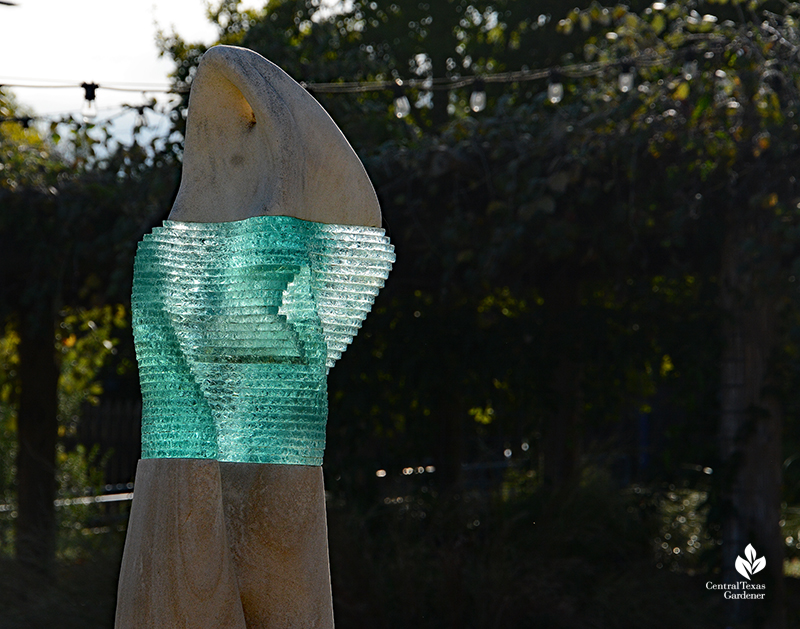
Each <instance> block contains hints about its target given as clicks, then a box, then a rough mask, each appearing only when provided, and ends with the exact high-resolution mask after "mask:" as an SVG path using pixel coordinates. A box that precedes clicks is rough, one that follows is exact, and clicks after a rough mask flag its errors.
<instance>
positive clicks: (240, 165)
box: [169, 46, 381, 227]
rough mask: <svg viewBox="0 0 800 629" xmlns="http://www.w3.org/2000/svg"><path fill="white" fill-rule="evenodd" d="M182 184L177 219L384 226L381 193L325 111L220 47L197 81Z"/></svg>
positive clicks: (270, 68) (274, 74) (259, 60)
mask: <svg viewBox="0 0 800 629" xmlns="http://www.w3.org/2000/svg"><path fill="white" fill-rule="evenodd" d="M183 164H184V166H183V178H182V180H181V187H180V190H179V192H178V196H177V198H176V199H175V204H174V206H173V208H172V212H171V213H170V216H169V218H170V220H175V221H201V222H219V221H234V220H239V219H243V218H248V217H250V216H259V215H262V214H282V215H286V216H294V217H296V218H302V219H305V220H310V221H319V222H323V223H341V224H348V225H367V226H374V227H379V226H380V222H381V214H380V207H379V205H378V200H377V197H376V196H375V191H374V190H373V188H372V184H371V183H370V181H369V178H368V177H367V173H366V172H365V171H364V166H363V165H362V164H361V161H360V160H359V159H358V157H357V156H356V154H355V152H354V151H353V149H352V148H351V146H350V144H349V143H348V142H347V140H346V139H345V137H344V135H342V132H341V131H340V130H339V128H338V127H337V126H336V124H335V123H334V122H333V120H331V117H330V116H329V115H328V113H327V112H326V111H325V110H324V109H323V108H322V107H321V106H320V104H319V103H318V102H317V101H316V100H315V99H314V98H313V97H312V96H311V95H310V94H308V92H306V90H305V89H303V87H302V86H301V85H299V84H298V83H297V82H296V81H294V80H293V79H292V78H290V77H289V75H288V74H286V73H285V72H284V71H283V70H281V69H280V68H279V67H278V66H276V65H275V64H274V63H271V62H270V61H267V60H266V59H264V58H263V57H262V56H261V55H258V54H257V53H254V52H252V51H250V50H245V49H242V48H236V47H233V46H215V47H214V48H211V49H210V50H209V51H208V52H206V53H205V55H204V56H203V60H202V62H201V63H200V67H199V68H198V70H197V74H196V75H195V78H194V80H193V81H192V92H191V96H190V97H189V117H188V123H187V129H186V149H185V153H184V162H183Z"/></svg>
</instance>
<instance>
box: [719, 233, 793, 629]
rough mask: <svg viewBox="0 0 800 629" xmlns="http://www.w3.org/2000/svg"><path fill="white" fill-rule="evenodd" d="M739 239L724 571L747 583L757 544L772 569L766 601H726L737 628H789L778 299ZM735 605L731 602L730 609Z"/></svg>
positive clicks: (730, 246) (728, 291)
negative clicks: (753, 270)
mask: <svg viewBox="0 0 800 629" xmlns="http://www.w3.org/2000/svg"><path fill="white" fill-rule="evenodd" d="M737 240H738V239H735V240H734V239H733V238H730V237H729V238H728V239H727V241H726V243H725V245H724V246H723V259H722V282H721V289H720V290H721V301H722V307H723V316H724V317H725V321H724V322H723V328H722V333H723V342H724V346H723V352H722V364H721V381H720V430H719V441H720V455H721V460H722V463H723V469H724V472H725V476H724V489H723V492H724V493H723V496H722V498H723V504H724V508H725V511H724V514H723V530H722V539H723V543H722V570H723V580H724V581H725V582H726V583H733V582H736V581H742V580H744V578H743V577H742V576H740V575H739V574H738V573H737V572H736V569H735V561H736V558H737V556H739V555H741V556H742V557H744V549H745V547H746V546H747V545H748V544H752V545H753V547H754V548H755V549H756V552H757V554H758V556H759V557H762V556H763V557H766V568H765V570H764V571H763V572H762V573H761V574H759V575H754V576H753V582H759V583H764V584H765V585H766V588H767V589H766V598H765V600H764V601H760V600H757V601H738V600H737V601H733V600H731V601H726V607H727V608H728V609H729V610H730V613H731V617H730V619H729V620H730V622H731V624H732V625H734V626H739V625H741V624H742V623H748V624H749V623H751V622H754V621H755V622H758V626H763V627H769V628H770V629H780V628H782V627H785V625H786V618H785V609H784V601H785V594H784V585H783V543H782V539H781V531H780V526H779V524H778V522H779V520H780V490H781V460H782V456H781V430H782V417H781V409H780V405H779V403H778V401H777V400H776V399H775V398H774V397H772V396H771V395H770V393H769V390H768V385H769V380H768V368H769V362H770V359H771V356H772V351H773V349H774V346H775V342H776V330H777V328H778V326H779V323H780V322H779V317H778V310H777V306H776V304H775V302H774V301H773V300H772V299H771V298H770V297H769V296H765V295H763V294H762V295H759V294H758V293H759V291H758V288H756V287H754V286H753V284H754V282H753V281H752V279H751V278H750V277H749V276H748V275H747V273H746V271H745V270H744V269H743V268H741V265H740V260H741V259H742V258H741V256H740V255H739V251H738V248H737V247H736V244H735V243H736V241H737ZM728 603H730V605H728Z"/></svg>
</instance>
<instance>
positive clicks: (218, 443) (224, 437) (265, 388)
mask: <svg viewBox="0 0 800 629" xmlns="http://www.w3.org/2000/svg"><path fill="white" fill-rule="evenodd" d="M393 262H394V249H393V247H392V246H391V245H390V244H389V240H388V238H386V236H385V235H384V232H383V230H381V229H377V228H373V227H359V226H351V225H326V224H322V223H312V222H308V221H302V220H300V219H296V218H292V217H288V216H258V217H253V218H249V219H245V220H242V221H235V222H229V223H180V222H175V221H165V222H164V225H163V227H157V228H155V229H154V230H153V233H152V234H148V235H146V236H145V237H144V239H143V240H142V242H141V243H139V249H138V251H137V254H136V262H135V264H134V280H133V298H132V315H133V333H134V339H135V343H136V356H137V359H138V362H139V377H140V381H141V386H142V398H143V410H142V457H143V458H199V459H217V460H219V461H240V462H247V463H280V464H293V465H321V464H322V454H323V450H324V448H325V423H326V420H327V416H328V401H327V372H328V370H329V369H330V368H331V367H332V366H333V365H334V364H335V362H336V360H337V359H338V358H339V357H340V356H341V355H342V352H343V351H344V350H345V349H346V348H347V345H348V344H349V343H350V342H351V341H352V339H353V337H354V336H355V335H356V334H357V333H358V330H359V328H360V327H361V323H362V321H363V320H364V318H365V317H366V316H367V313H368V312H369V310H370V309H371V308H372V304H373V302H374V300H375V296H376V295H377V294H378V291H379V290H380V289H381V288H382V287H383V283H384V280H385V279H386V278H387V277H388V275H389V271H390V270H391V268H392V263H393Z"/></svg>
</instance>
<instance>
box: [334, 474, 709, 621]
mask: <svg viewBox="0 0 800 629" xmlns="http://www.w3.org/2000/svg"><path fill="white" fill-rule="evenodd" d="M525 478H527V479H528V480H527V481H525V480H524V479H525ZM386 480H387V481H389V479H388V478H387V479H386ZM379 482H380V481H379ZM513 484H514V486H515V487H516V489H517V491H515V492H514V493H513V494H511V495H508V494H506V495H503V493H501V492H498V493H495V494H491V495H490V494H488V493H487V492H484V491H463V492H459V493H457V494H454V495H449V496H442V495H439V494H437V493H436V491H435V489H434V488H432V487H431V486H430V485H427V484H424V483H423V484H420V483H415V486H398V485H397V484H391V483H390V484H389V486H387V488H386V489H385V490H384V494H383V500H382V501H381V502H382V504H380V505H378V506H373V507H371V508H370V509H369V510H367V511H360V510H359V509H358V508H356V507H354V506H353V505H351V504H350V503H339V504H334V505H331V507H330V510H329V527H330V536H331V571H332V578H333V589H334V605H335V613H336V619H337V624H339V625H341V626H347V627H350V626H362V625H363V624H364V622H372V623H376V624H379V625H380V626H381V627H408V626H410V625H413V626H415V627H441V626H442V625H448V626H459V627H488V626H493V625H496V624H504V625H513V626H537V625H541V626H547V627H589V626H603V627H635V626H642V625H646V626H648V627H671V626H675V625H676V624H677V625H680V626H689V627H706V626H709V625H711V624H713V623H714V622H715V621H716V620H717V619H718V618H719V614H720V613H721V610H720V608H719V601H717V602H716V603H715V602H714V601H713V600H709V599H707V598H706V597H704V593H705V591H704V588H703V583H701V582H694V581H691V580H688V581H687V580H686V579H685V578H684V580H682V581H679V580H676V579H675V575H674V574H673V573H671V572H670V571H668V570H653V569H649V570H648V569H646V568H643V566H647V565H648V564H649V563H650V557H649V553H650V549H649V542H648V539H649V538H650V536H651V535H652V532H651V531H650V530H649V524H648V523H647V522H646V521H645V519H643V518H642V517H641V516H640V510H639V505H638V496H635V495H633V494H626V493H622V492H620V491H619V490H618V489H617V488H615V486H614V484H613V482H611V481H610V479H609V477H608V475H607V474H606V473H605V472H603V471H602V470H600V469H597V468H588V469H586V470H585V471H584V472H583V474H582V475H581V477H580V478H579V479H578V480H577V481H576V482H575V483H573V484H571V485H570V486H568V487H565V488H563V489H562V490H561V491H559V492H557V493H552V492H548V491H547V490H545V489H544V488H543V487H542V486H541V485H540V484H539V483H538V482H537V481H536V479H535V477H529V476H527V475H526V474H524V473H523V474H521V475H517V476H516V478H515V480H514V481H513ZM355 556H357V557H358V560H357V561H354V560H353V557H355ZM665 601H668V603H666V604H665ZM365 619H369V621H366V620H365Z"/></svg>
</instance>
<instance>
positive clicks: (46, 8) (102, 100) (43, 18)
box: [0, 0, 263, 117]
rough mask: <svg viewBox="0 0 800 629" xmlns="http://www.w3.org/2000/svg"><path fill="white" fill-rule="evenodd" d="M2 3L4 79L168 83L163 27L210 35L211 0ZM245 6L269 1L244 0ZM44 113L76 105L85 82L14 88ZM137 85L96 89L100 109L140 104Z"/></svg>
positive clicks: (194, 36)
mask: <svg viewBox="0 0 800 629" xmlns="http://www.w3.org/2000/svg"><path fill="white" fill-rule="evenodd" d="M14 1H15V2H16V3H17V6H3V5H0V85H9V84H29V85H30V84H37V85H38V84H51V83H55V84H64V83H67V84H70V83H72V84H75V85H78V84H80V83H83V82H87V83H90V82H94V83H97V84H98V85H100V86H101V88H102V86H103V85H104V84H107V85H120V84H125V83H135V84H137V85H136V87H137V88H138V87H140V85H139V84H145V86H146V87H157V86H161V87H168V79H167V75H168V73H169V72H170V70H171V64H170V62H169V60H167V59H159V57H158V50H157V48H156V44H155V37H156V31H157V29H158V28H161V29H162V30H165V31H167V32H170V31H172V30H175V31H176V32H177V33H178V34H180V35H181V36H182V37H183V38H184V39H186V40H188V41H204V42H207V43H210V42H212V41H213V40H214V39H215V36H216V30H215V28H214V27H213V26H212V25H211V24H209V22H208V20H207V19H206V17H205V12H206V4H207V3H206V0H14ZM242 6H263V2H258V1H257V0H256V1H252V2H245V3H243V4H242ZM12 91H13V92H14V93H15V94H16V96H17V99H18V100H19V101H20V102H21V103H23V104H24V105H26V106H28V107H30V108H32V109H33V111H34V113H36V114H38V115H51V114H56V115H57V114H62V113H66V112H78V111H80V109H81V107H82V105H83V100H84V98H83V90H82V89H80V88H74V89H71V88H62V89H33V88H28V89H26V88H17V87H14V88H12ZM143 102H145V97H144V96H142V95H141V94H140V93H137V92H116V91H110V90H103V89H99V90H97V108H98V112H99V116H100V117H103V116H107V115H110V114H112V113H114V112H115V111H118V110H119V107H120V105H121V104H123V103H127V104H130V105H134V106H136V105H138V104H140V103H143Z"/></svg>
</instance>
